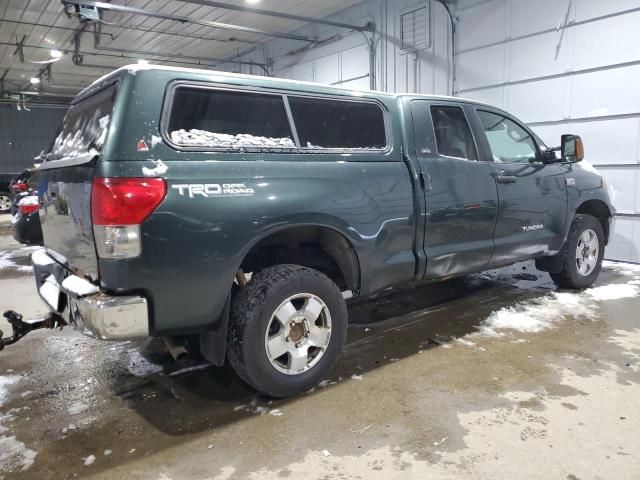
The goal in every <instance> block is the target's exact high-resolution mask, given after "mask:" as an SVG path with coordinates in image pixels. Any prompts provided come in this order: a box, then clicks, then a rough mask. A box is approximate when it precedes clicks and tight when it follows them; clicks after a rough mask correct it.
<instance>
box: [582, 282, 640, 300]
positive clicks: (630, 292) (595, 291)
mask: <svg viewBox="0 0 640 480" xmlns="http://www.w3.org/2000/svg"><path fill="white" fill-rule="evenodd" d="M584 293H585V294H586V295H589V296H591V297H593V298H594V299H595V300H619V299H621V298H631V297H636V296H637V295H638V293H640V290H639V289H638V287H636V286H635V285H631V284H628V283H626V284H625V283H623V284H611V285H602V286H601V287H594V288H589V289H588V290H585V292H584Z"/></svg>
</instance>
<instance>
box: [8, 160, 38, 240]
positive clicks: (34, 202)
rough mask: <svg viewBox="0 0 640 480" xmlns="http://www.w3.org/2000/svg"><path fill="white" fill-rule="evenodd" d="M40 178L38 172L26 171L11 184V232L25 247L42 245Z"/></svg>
mask: <svg viewBox="0 0 640 480" xmlns="http://www.w3.org/2000/svg"><path fill="white" fill-rule="evenodd" d="M38 178H39V175H38V173H37V172H35V173H34V171H33V170H25V171H24V172H23V173H22V174H20V175H19V177H18V178H16V179H15V180H14V182H12V184H11V189H12V192H13V200H12V202H11V216H12V218H11V230H12V233H13V238H14V239H15V240H16V241H18V242H20V243H23V244H25V245H41V244H42V228H41V226H40V215H39V213H38V208H39V198H38Z"/></svg>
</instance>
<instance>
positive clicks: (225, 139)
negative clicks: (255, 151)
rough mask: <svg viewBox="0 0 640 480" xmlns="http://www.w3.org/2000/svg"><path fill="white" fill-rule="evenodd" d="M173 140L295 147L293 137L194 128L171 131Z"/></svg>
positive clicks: (207, 144)
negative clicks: (263, 135)
mask: <svg viewBox="0 0 640 480" xmlns="http://www.w3.org/2000/svg"><path fill="white" fill-rule="evenodd" d="M171 140H172V141H173V142H175V143H177V144H178V145H193V146H199V147H219V148H247V147H254V148H259V147H271V148H274V147H275V148H295V146H296V145H295V143H294V142H293V140H292V139H291V138H288V137H285V138H273V137H259V136H254V135H249V134H245V133H239V134H237V135H229V134H226V133H214V132H208V131H207V130H198V129H196V128H192V129H191V130H189V131H187V130H184V129H180V130H174V131H173V132H171Z"/></svg>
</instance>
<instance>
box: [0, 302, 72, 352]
mask: <svg viewBox="0 0 640 480" xmlns="http://www.w3.org/2000/svg"><path fill="white" fill-rule="evenodd" d="M2 316H3V317H4V318H6V319H7V322H9V324H10V325H11V328H12V329H13V335H11V336H10V337H7V338H4V337H3V335H4V334H3V332H2V330H0V351H2V350H4V347H6V346H7V345H12V344H14V343H16V342H17V341H18V340H20V339H21V338H23V337H24V336H25V335H26V334H27V333H29V332H32V331H33V330H39V329H41V328H56V327H58V328H60V330H62V327H64V326H65V325H66V324H67V323H66V322H65V321H64V319H63V318H62V317H61V316H60V315H58V314H56V313H53V312H50V313H49V314H47V316H46V317H44V318H36V319H33V320H23V319H22V315H20V314H19V313H18V312H14V311H13V310H7V311H6V312H4V313H3V314H2Z"/></svg>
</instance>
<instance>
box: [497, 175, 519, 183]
mask: <svg viewBox="0 0 640 480" xmlns="http://www.w3.org/2000/svg"><path fill="white" fill-rule="evenodd" d="M516 180H518V177H516V176H515V175H498V176H497V177H496V181H497V182H498V183H516Z"/></svg>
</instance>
